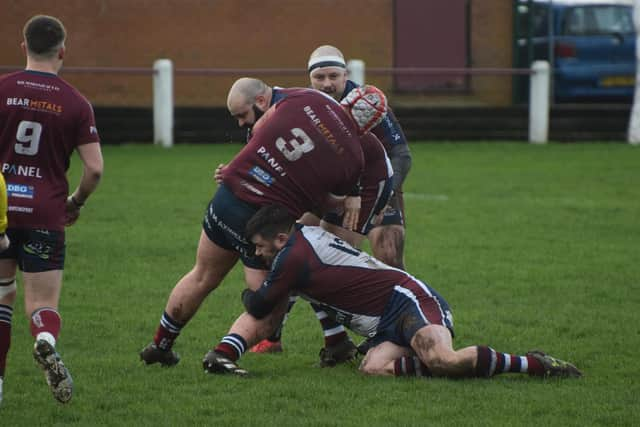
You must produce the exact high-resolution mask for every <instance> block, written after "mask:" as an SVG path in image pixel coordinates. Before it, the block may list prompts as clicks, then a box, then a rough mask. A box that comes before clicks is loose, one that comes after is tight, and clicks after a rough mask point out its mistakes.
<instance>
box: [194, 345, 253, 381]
mask: <svg viewBox="0 0 640 427" xmlns="http://www.w3.org/2000/svg"><path fill="white" fill-rule="evenodd" d="M202 367H203V368H204V371H205V372H208V373H210V374H233V375H237V376H239V377H246V376H247V375H249V372H248V371H246V370H244V369H242V368H241V367H239V366H238V365H237V364H236V362H234V361H233V360H231V359H229V358H227V357H226V356H224V355H223V354H220V353H218V352H216V351H214V350H211V351H209V352H208V353H207V354H206V355H205V356H204V359H202Z"/></svg>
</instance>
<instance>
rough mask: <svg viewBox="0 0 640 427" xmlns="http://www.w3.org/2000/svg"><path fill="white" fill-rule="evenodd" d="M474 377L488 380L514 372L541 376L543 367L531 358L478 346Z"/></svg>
mask: <svg viewBox="0 0 640 427" xmlns="http://www.w3.org/2000/svg"><path fill="white" fill-rule="evenodd" d="M477 349H478V361H477V364H476V376H478V377H484V378H489V377H492V376H494V375H498V374H503V373H508V372H515V373H521V374H532V375H541V374H542V373H543V372H544V368H543V366H542V365H541V364H540V362H538V361H537V360H536V359H535V358H533V357H531V356H515V355H512V354H508V353H500V352H498V351H495V350H494V349H492V348H490V347H483V346H478V347H477Z"/></svg>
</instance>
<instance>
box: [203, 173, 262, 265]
mask: <svg viewBox="0 0 640 427" xmlns="http://www.w3.org/2000/svg"><path fill="white" fill-rule="evenodd" d="M257 211H258V207H257V206H254V205H252V204H249V203H247V202H244V201H242V200H240V199H238V198H237V197H236V196H235V195H234V194H233V193H232V192H231V191H230V190H229V189H228V188H227V187H225V186H224V185H221V186H220V187H219V188H218V191H216V194H215V195H214V196H213V199H211V201H210V202H209V206H207V211H206V212H205V215H204V220H203V221H202V228H203V229H204V232H205V233H206V235H207V237H208V238H209V240H211V241H212V242H213V243H215V244H216V245H218V246H220V247H222V248H224V249H227V250H230V251H236V252H238V253H239V254H240V259H241V260H242V263H243V264H244V265H246V266H247V267H250V268H257V269H260V270H268V268H267V266H266V265H265V263H264V261H262V259H261V258H259V257H257V256H256V255H255V253H256V250H255V246H254V245H253V244H252V243H251V242H250V241H248V240H247V239H246V238H245V236H244V229H245V227H246V225H247V222H248V221H249V219H250V218H251V217H252V216H253V215H254V214H255V213H256V212H257Z"/></svg>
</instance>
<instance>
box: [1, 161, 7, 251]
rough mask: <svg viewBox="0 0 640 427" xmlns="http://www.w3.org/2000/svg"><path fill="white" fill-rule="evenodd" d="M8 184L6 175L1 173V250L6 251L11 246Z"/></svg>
mask: <svg viewBox="0 0 640 427" xmlns="http://www.w3.org/2000/svg"><path fill="white" fill-rule="evenodd" d="M7 204H8V203H7V184H6V183H5V181H4V176H3V175H2V173H0V251H4V250H5V249H7V248H8V247H9V238H8V237H7V235H6V231H7V224H8V223H7Z"/></svg>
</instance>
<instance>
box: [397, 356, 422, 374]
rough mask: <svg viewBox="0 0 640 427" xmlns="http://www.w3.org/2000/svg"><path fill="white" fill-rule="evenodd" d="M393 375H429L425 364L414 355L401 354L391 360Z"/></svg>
mask: <svg viewBox="0 0 640 427" xmlns="http://www.w3.org/2000/svg"><path fill="white" fill-rule="evenodd" d="M393 375H395V376H396V377H430V376H431V371H430V370H429V368H427V365H425V364H424V363H422V361H421V360H420V359H419V358H417V357H415V356H403V357H399V358H397V359H396V360H394V361H393Z"/></svg>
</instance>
